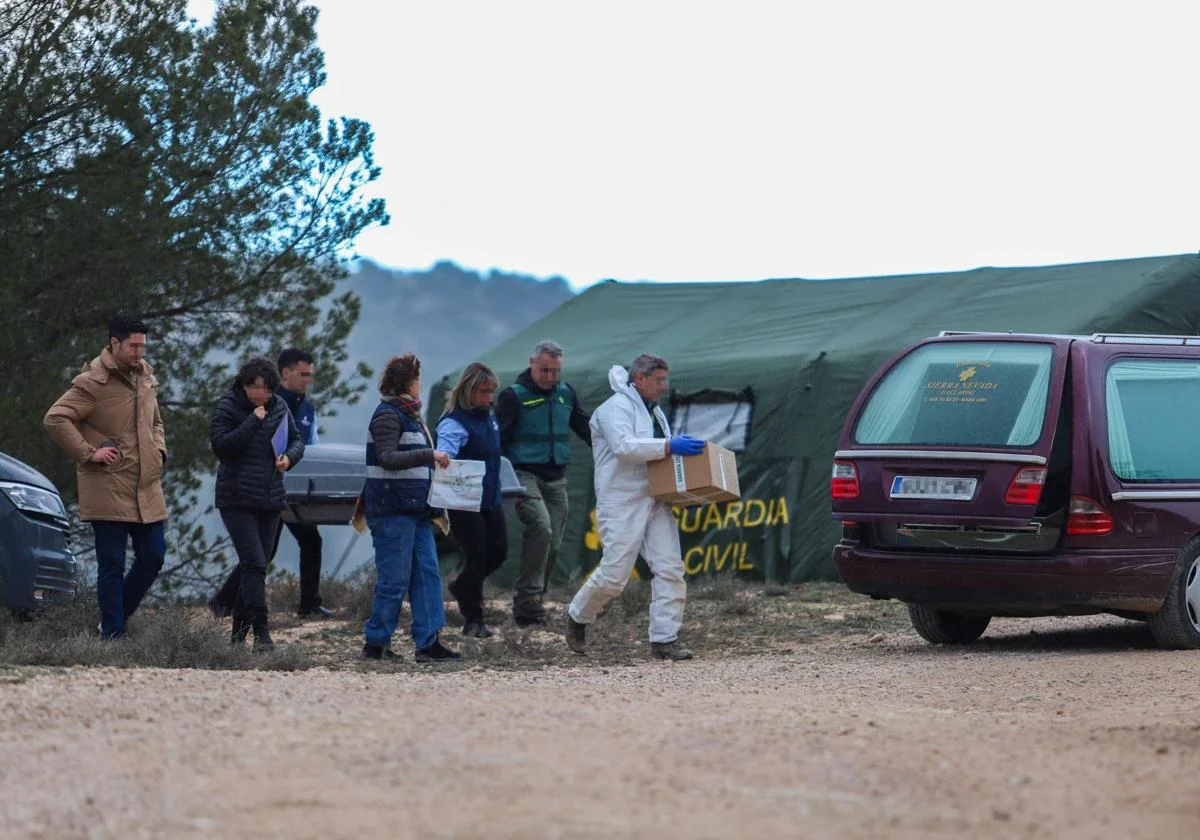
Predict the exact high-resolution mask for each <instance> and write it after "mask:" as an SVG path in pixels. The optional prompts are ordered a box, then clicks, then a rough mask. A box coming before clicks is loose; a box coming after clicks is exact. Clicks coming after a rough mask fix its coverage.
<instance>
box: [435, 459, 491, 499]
mask: <svg viewBox="0 0 1200 840" xmlns="http://www.w3.org/2000/svg"><path fill="white" fill-rule="evenodd" d="M483 472H484V464H483V461H454V460H451V461H450V466H448V467H446V468H445V469H442V468H440V467H434V468H433V481H432V482H431V483H430V485H429V505H430V507H435V508H450V509H452V510H479V505H480V502H482V501H483Z"/></svg>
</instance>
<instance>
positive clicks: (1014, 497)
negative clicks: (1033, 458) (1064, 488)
mask: <svg viewBox="0 0 1200 840" xmlns="http://www.w3.org/2000/svg"><path fill="white" fill-rule="evenodd" d="M1045 485H1046V468H1045V467H1025V468H1024V469H1021V470H1017V474H1016V475H1014V476H1013V478H1012V481H1010V482H1009V483H1008V489H1007V490H1006V491H1004V502H1005V504H1009V505H1036V504H1037V503H1038V499H1040V498H1041V497H1042V488H1043V487H1044V486H1045Z"/></svg>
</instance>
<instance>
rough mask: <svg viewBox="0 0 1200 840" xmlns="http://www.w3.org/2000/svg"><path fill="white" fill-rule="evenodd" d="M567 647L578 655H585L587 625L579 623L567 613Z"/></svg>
mask: <svg viewBox="0 0 1200 840" xmlns="http://www.w3.org/2000/svg"><path fill="white" fill-rule="evenodd" d="M566 636H567V647H569V648H570V649H571V650H573V651H575V652H576V653H578V654H579V655H580V656H587V625H586V624H580V623H579V622H578V621H576V620H575V619H573V618H571V613H570V612H568V613H567V633H566Z"/></svg>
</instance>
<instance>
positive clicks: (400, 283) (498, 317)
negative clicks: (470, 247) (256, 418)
mask: <svg viewBox="0 0 1200 840" xmlns="http://www.w3.org/2000/svg"><path fill="white" fill-rule="evenodd" d="M342 288H343V289H348V290H350V291H353V292H354V293H355V294H357V295H358V296H359V297H360V298H362V302H363V309H362V317H361V318H360V319H359V322H358V324H357V325H356V326H355V328H354V331H353V332H352V333H351V334H350V340H349V342H348V345H347V350H348V351H349V354H350V359H351V361H352V362H358V361H360V360H361V361H364V362H366V363H367V364H368V365H370V366H371V367H372V368H373V369H374V370H375V372H376V376H378V373H379V371H380V370H382V368H383V365H384V364H385V363H386V362H387V360H388V359H389V358H391V357H392V356H394V355H396V354H397V353H409V352H411V353H416V354H417V356H418V357H420V359H421V380H422V384H423V385H424V386H425V388H426V391H428V387H429V386H430V385H432V384H433V383H434V382H436V381H437V380H438V379H440V378H441V377H443V376H445V375H446V374H447V373H449V372H450V371H452V370H455V369H456V368H458V367H461V366H462V365H464V364H466V363H467V362H470V361H471V360H472V359H475V358H476V357H478V356H480V355H482V354H483V353H485V352H486V351H488V350H490V349H491V348H493V347H495V346H496V345H497V344H499V343H500V342H502V341H504V340H505V339H507V338H508V337H509V336H511V335H513V334H515V333H517V332H520V331H521V330H523V329H524V328H525V327H527V326H529V325H530V324H532V323H533V322H534V321H537V320H539V319H540V318H542V317H544V316H545V315H548V314H549V313H550V312H552V311H553V310H555V309H557V308H558V307H559V306H560V305H561V304H563V303H565V302H566V301H568V300H570V299H571V298H572V297H574V294H575V293H574V292H572V291H571V289H570V287H569V286H568V285H567V283H566V281H565V280H563V278H561V277H551V278H547V279H539V278H536V277H530V276H527V275H520V274H505V273H503V272H499V271H491V272H488V273H487V274H483V275H481V274H479V273H478V272H475V271H469V270H466V269H463V268H460V267H459V266H457V265H455V264H454V263H451V262H441V263H438V264H437V265H435V266H433V268H431V269H429V270H428V271H394V270H389V269H386V268H381V267H380V266H378V265H375V264H374V263H371V262H362V263H360V264H359V267H358V268H357V270H355V271H354V273H353V274H352V275H351V276H350V277H349V278H347V279H346V281H345V282H344V283H343V284H342ZM530 349H532V348H530ZM371 386H372V387H371V389H370V390H369V391H368V392H367V394H366V395H365V396H364V398H363V400H362V401H361V402H360V403H359V404H358V405H354V406H350V407H349V408H342V409H341V410H340V413H339V415H338V416H336V417H329V416H328V415H327V414H326V415H325V416H324V417H323V418H322V421H321V429H322V440H324V441H329V442H333V441H343V442H347V443H361V442H362V441H363V439H364V435H365V433H366V426H367V422H368V419H369V418H370V414H371V411H373V410H374V407H375V404H376V392H375V390H374V382H372V383H371ZM318 403H319V395H318ZM317 410H318V412H319V411H320V405H319V404H318V406H317Z"/></svg>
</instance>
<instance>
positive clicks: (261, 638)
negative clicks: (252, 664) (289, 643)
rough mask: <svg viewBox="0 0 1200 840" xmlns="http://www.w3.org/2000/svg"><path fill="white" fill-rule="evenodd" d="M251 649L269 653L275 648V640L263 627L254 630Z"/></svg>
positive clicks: (256, 651)
mask: <svg viewBox="0 0 1200 840" xmlns="http://www.w3.org/2000/svg"><path fill="white" fill-rule="evenodd" d="M252 650H253V651H254V652H255V653H270V652H271V651H273V650H275V641H274V640H273V639H272V638H271V634H270V633H268V632H267V630H266V629H265V628H263V629H261V630H255V631H254V647H253V648H252Z"/></svg>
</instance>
